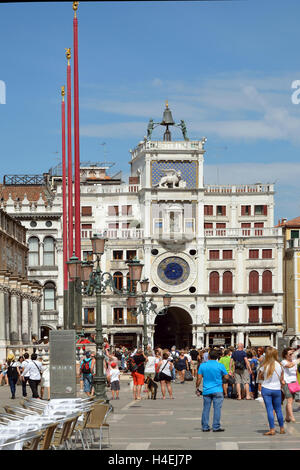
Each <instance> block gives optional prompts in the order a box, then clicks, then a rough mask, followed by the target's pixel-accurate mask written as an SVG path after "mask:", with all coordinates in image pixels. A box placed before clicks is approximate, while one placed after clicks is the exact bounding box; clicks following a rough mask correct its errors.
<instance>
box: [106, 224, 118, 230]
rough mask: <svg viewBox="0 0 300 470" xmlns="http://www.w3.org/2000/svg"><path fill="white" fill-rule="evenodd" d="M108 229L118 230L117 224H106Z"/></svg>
mask: <svg viewBox="0 0 300 470" xmlns="http://www.w3.org/2000/svg"><path fill="white" fill-rule="evenodd" d="M108 228H112V229H118V228H119V224H118V223H111V224H108Z"/></svg>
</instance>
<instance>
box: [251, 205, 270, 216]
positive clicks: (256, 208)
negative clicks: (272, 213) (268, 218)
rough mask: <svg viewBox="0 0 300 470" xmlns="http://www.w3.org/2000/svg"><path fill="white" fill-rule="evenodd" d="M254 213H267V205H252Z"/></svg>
mask: <svg viewBox="0 0 300 470" xmlns="http://www.w3.org/2000/svg"><path fill="white" fill-rule="evenodd" d="M254 214H255V215H268V206H266V205H265V206H261V205H259V206H254Z"/></svg>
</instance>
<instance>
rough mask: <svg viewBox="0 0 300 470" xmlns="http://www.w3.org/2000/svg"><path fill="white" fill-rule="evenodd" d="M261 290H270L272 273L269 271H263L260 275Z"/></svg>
mask: <svg viewBox="0 0 300 470" xmlns="http://www.w3.org/2000/svg"><path fill="white" fill-rule="evenodd" d="M262 291H263V292H272V273H271V271H264V272H263V276H262Z"/></svg>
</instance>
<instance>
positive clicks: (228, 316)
mask: <svg viewBox="0 0 300 470" xmlns="http://www.w3.org/2000/svg"><path fill="white" fill-rule="evenodd" d="M223 323H233V319H232V307H223Z"/></svg>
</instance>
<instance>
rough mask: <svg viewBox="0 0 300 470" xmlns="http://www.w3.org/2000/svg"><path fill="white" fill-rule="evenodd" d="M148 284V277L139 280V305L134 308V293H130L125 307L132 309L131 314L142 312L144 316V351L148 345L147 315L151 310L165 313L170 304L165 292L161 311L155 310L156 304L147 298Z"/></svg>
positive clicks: (160, 313) (169, 298) (169, 296)
mask: <svg viewBox="0 0 300 470" xmlns="http://www.w3.org/2000/svg"><path fill="white" fill-rule="evenodd" d="M149 284H150V283H149V280H148V279H144V280H143V281H140V286H141V291H142V300H141V303H140V305H139V306H138V307H137V308H136V295H134V294H131V295H129V297H128V299H127V307H128V308H133V309H134V313H133V314H134V315H135V316H136V317H138V316H139V315H140V314H142V315H143V317H144V326H143V330H144V331H143V346H144V351H145V352H146V351H147V346H148V333H147V315H148V314H150V313H151V312H153V313H154V314H155V315H166V314H167V313H168V308H169V307H170V304H171V295H170V294H165V295H164V296H163V306H164V308H163V309H162V310H161V311H159V312H157V305H156V304H154V303H153V302H152V299H151V298H150V299H149V300H147V293H148V289H149Z"/></svg>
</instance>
